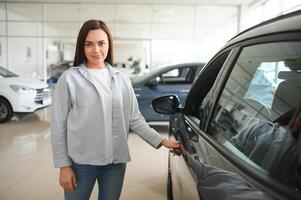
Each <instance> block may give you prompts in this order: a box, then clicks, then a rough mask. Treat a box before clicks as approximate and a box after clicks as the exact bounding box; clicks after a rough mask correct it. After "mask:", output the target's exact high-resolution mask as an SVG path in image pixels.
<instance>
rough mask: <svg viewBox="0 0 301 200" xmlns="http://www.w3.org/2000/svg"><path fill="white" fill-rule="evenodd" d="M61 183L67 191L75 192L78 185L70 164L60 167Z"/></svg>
mask: <svg viewBox="0 0 301 200" xmlns="http://www.w3.org/2000/svg"><path fill="white" fill-rule="evenodd" d="M59 181H60V185H61V186H62V187H63V188H65V189H66V190H67V192H71V193H73V191H74V188H75V187H76V186H77V184H76V178H75V173H74V171H73V169H72V168H71V167H70V166H67V167H61V168H60V178H59Z"/></svg>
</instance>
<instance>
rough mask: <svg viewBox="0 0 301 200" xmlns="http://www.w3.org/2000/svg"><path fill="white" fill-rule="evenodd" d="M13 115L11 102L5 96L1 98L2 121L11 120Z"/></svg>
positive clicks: (0, 111) (0, 121)
mask: <svg viewBox="0 0 301 200" xmlns="http://www.w3.org/2000/svg"><path fill="white" fill-rule="evenodd" d="M12 116H13V109H12V107H11V105H10V103H9V102H8V101H7V100H6V99H4V98H0V123H2V122H6V121H8V120H10V119H11V118H12Z"/></svg>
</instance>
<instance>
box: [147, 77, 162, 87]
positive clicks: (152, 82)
mask: <svg viewBox="0 0 301 200" xmlns="http://www.w3.org/2000/svg"><path fill="white" fill-rule="evenodd" d="M146 85H147V86H148V87H149V88H155V87H157V85H159V81H158V80H157V79H155V78H154V79H152V80H150V81H148V82H147V84H146Z"/></svg>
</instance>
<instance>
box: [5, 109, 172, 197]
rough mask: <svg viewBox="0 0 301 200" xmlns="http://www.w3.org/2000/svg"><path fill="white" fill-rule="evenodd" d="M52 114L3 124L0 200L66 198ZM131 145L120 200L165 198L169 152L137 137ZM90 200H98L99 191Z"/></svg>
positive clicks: (46, 112)
mask: <svg viewBox="0 0 301 200" xmlns="http://www.w3.org/2000/svg"><path fill="white" fill-rule="evenodd" d="M49 114H50V112H49V109H48V108H47V109H43V110H39V111H37V112H36V113H34V114H28V115H18V117H15V118H14V119H13V120H12V121H10V122H8V123H4V124H0V200H48V199H49V200H60V199H63V191H62V189H61V188H60V186H59V185H58V170H57V169H54V168H53V166H52V157H51V147H50V140H49V137H50V132H49ZM129 145H130V151H131V156H132V161H131V162H130V163H128V165H127V170H126V175H125V181H124V187H123V191H122V194H121V199H122V200H136V199H137V200H138V199H139V200H140V199H143V200H151V199H155V200H161V199H166V180H167V150H166V149H164V148H160V149H159V150H155V149H153V148H152V147H150V146H149V145H147V144H146V143H145V142H144V141H143V140H142V139H140V138H139V137H138V136H136V135H135V134H130V137H129ZM95 188H96V187H95ZM91 199H97V190H93V193H92V196H91Z"/></svg>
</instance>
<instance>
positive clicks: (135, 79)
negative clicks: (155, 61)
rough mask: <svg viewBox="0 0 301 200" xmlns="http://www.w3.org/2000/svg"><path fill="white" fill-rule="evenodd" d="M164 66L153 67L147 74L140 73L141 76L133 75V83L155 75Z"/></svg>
mask: <svg viewBox="0 0 301 200" xmlns="http://www.w3.org/2000/svg"><path fill="white" fill-rule="evenodd" d="M162 68H164V67H157V68H155V69H152V70H151V71H150V72H148V73H146V74H142V75H139V76H135V77H132V78H131V81H132V82H133V83H138V82H140V81H143V80H145V79H148V78H149V77H151V76H153V75H154V74H156V73H158V72H159V71H161V70H162Z"/></svg>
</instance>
